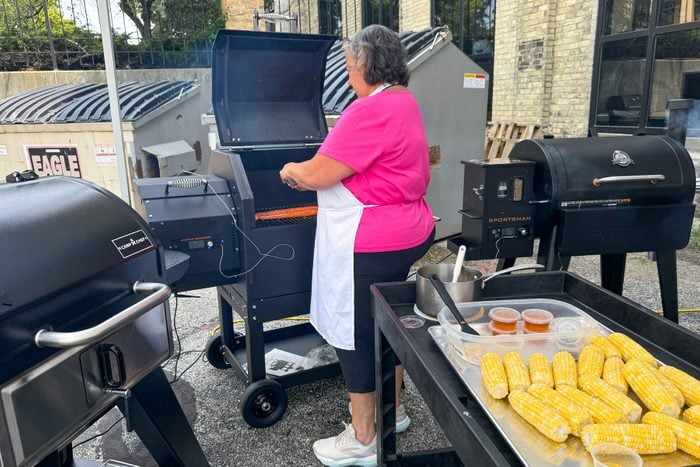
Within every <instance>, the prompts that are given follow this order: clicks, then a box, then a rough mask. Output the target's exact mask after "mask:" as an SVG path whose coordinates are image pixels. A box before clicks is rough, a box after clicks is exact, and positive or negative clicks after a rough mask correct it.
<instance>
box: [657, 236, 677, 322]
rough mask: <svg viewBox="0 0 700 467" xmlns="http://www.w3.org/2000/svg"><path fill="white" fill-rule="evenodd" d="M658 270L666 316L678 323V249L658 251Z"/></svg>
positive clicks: (662, 303)
mask: <svg viewBox="0 0 700 467" xmlns="http://www.w3.org/2000/svg"><path fill="white" fill-rule="evenodd" d="M656 270H657V271H658V273H659V288H660V289H661V305H662V306H663V309H664V318H666V319H670V320H671V321H673V322H674V323H678V275H677V271H676V250H671V251H657V252H656Z"/></svg>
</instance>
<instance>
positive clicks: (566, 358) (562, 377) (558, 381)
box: [552, 352, 578, 389]
mask: <svg viewBox="0 0 700 467" xmlns="http://www.w3.org/2000/svg"><path fill="white" fill-rule="evenodd" d="M552 375H553V376H554V386H555V387H556V388H557V389H559V387H560V386H562V385H568V386H571V387H572V388H575V387H576V385H577V383H578V375H577V374H576V360H575V359H574V356H573V355H571V354H570V353H569V352H557V353H555V354H554V357H553V358H552Z"/></svg>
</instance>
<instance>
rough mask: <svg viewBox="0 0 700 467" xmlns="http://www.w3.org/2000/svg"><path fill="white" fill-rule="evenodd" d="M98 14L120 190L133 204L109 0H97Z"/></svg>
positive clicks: (122, 196)
mask: <svg viewBox="0 0 700 467" xmlns="http://www.w3.org/2000/svg"><path fill="white" fill-rule="evenodd" d="M97 13H98V15H99V19H100V32H101V34H102V53H103V54H104V57H105V72H106V74H107V91H108V92H109V112H110V115H111V116H112V132H113V133H114V148H115V150H116V152H117V169H118V171H119V190H120V191H121V198H122V199H123V200H124V201H125V202H126V203H128V204H131V196H130V194H129V174H128V168H127V163H126V154H125V153H124V136H123V134H122V118H121V113H120V111H119V95H118V94H117V73H116V65H115V62H114V47H113V46H112V18H111V15H110V12H109V1H108V0H97Z"/></svg>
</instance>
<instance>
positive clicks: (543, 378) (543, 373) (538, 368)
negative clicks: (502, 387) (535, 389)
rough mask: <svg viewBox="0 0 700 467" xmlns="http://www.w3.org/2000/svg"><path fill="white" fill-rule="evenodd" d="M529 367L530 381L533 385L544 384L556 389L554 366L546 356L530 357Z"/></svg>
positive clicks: (533, 355)
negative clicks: (553, 373)
mask: <svg viewBox="0 0 700 467" xmlns="http://www.w3.org/2000/svg"><path fill="white" fill-rule="evenodd" d="M527 366H528V367H529V368H530V381H531V382H532V384H535V383H542V384H546V385H547V386H549V387H550V388H552V387H554V378H553V377H552V366H551V365H550V364H549V360H548V359H547V356H546V355H545V354H543V353H533V354H532V355H530V359H529V360H528V364H527Z"/></svg>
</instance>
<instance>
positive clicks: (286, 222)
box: [255, 216, 316, 229]
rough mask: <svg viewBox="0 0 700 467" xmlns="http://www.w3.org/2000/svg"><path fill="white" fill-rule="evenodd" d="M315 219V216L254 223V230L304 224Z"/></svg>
mask: <svg viewBox="0 0 700 467" xmlns="http://www.w3.org/2000/svg"><path fill="white" fill-rule="evenodd" d="M315 219H316V216H309V217H293V218H285V219H270V220H264V221H255V228H256V229H257V228H261V227H279V226H282V225H296V224H306V223H308V222H311V221H313V220H315Z"/></svg>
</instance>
